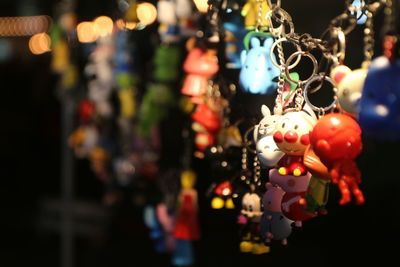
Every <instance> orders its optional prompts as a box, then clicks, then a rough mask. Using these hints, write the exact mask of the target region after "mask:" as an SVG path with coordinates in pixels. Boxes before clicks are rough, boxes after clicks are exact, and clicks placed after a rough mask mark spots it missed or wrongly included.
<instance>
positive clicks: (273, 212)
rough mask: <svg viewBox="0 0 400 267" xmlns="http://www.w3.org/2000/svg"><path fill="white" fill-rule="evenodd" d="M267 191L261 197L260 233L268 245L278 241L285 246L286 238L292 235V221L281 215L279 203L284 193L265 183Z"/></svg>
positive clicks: (278, 188) (280, 189)
mask: <svg viewBox="0 0 400 267" xmlns="http://www.w3.org/2000/svg"><path fill="white" fill-rule="evenodd" d="M265 187H266V189H267V191H266V192H265V193H264V195H263V199H262V203H263V206H264V214H263V216H262V219H261V223H260V225H261V233H262V235H263V237H265V238H266V242H267V243H269V242H271V241H272V240H280V241H281V243H282V245H287V238H288V237H289V235H290V234H291V233H292V226H291V225H292V223H293V221H292V220H289V219H288V218H286V217H285V216H284V215H283V213H282V208H281V203H282V198H283V195H284V194H285V191H283V190H282V188H280V187H279V186H273V185H272V183H266V184H265Z"/></svg>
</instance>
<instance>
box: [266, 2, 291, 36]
mask: <svg viewBox="0 0 400 267" xmlns="http://www.w3.org/2000/svg"><path fill="white" fill-rule="evenodd" d="M276 13H278V14H280V16H281V18H278V17H277V16H276V15H275V14H276ZM273 17H274V19H275V21H276V22H278V23H279V26H278V27H274V26H273V25H274V24H273V22H272V18H273ZM265 18H266V19H267V20H268V25H269V31H270V32H271V33H272V34H273V35H274V36H286V35H290V34H293V33H294V24H293V21H292V17H291V16H290V15H289V13H287V12H286V11H285V10H284V9H282V8H280V7H278V6H277V7H275V8H274V9H271V10H269V11H268V12H267V14H266V16H265ZM286 25H287V26H288V27H289V30H288V31H287V30H286Z"/></svg>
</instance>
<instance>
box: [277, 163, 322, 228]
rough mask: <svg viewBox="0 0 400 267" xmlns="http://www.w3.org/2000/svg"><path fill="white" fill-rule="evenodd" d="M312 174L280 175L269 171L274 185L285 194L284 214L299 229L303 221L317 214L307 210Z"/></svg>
mask: <svg viewBox="0 0 400 267" xmlns="http://www.w3.org/2000/svg"><path fill="white" fill-rule="evenodd" d="M310 178H311V174H310V173H309V172H307V174H305V175H300V176H293V175H280V174H279V173H278V170H277V169H271V170H270V171H269V179H270V182H271V183H272V184H276V185H278V186H280V187H281V188H282V189H283V191H285V194H284V195H283V197H282V204H281V208H282V212H283V215H285V216H286V217H287V218H288V219H290V220H293V221H295V222H296V226H297V227H301V225H302V221H305V220H307V219H310V218H312V217H315V216H316V213H315V212H309V211H307V210H306V207H307V202H306V200H305V195H306V193H307V188H308V184H309V182H310Z"/></svg>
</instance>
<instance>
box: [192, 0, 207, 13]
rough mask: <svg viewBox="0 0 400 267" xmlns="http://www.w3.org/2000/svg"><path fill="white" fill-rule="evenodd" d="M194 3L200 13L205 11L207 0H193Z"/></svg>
mask: <svg viewBox="0 0 400 267" xmlns="http://www.w3.org/2000/svg"><path fill="white" fill-rule="evenodd" d="M194 4H195V5H196V7H197V9H198V10H199V11H200V12H201V13H207V11H208V0H194Z"/></svg>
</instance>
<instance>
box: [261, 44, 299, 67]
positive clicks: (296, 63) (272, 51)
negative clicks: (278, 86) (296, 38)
mask: <svg viewBox="0 0 400 267" xmlns="http://www.w3.org/2000/svg"><path fill="white" fill-rule="evenodd" d="M281 42H289V43H291V44H294V45H295V46H296V49H297V52H300V51H301V47H300V46H299V45H298V44H297V43H294V42H290V41H289V40H288V39H286V37H282V38H279V39H278V40H276V41H275V42H274V43H273V44H272V46H271V51H270V53H269V56H270V58H271V61H272V64H274V65H275V66H276V67H278V68H279V67H280V65H279V64H278V63H277V62H276V60H275V57H274V56H273V55H274V49H275V47H276V46H277V45H278V44H279V43H281ZM282 53H283V52H282ZM300 60H301V55H298V56H297V59H296V61H295V62H294V63H293V64H292V65H290V66H288V68H289V70H291V69H293V68H294V67H296V66H297V65H298V64H299V62H300ZM281 64H285V63H284V62H282V63H281Z"/></svg>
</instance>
